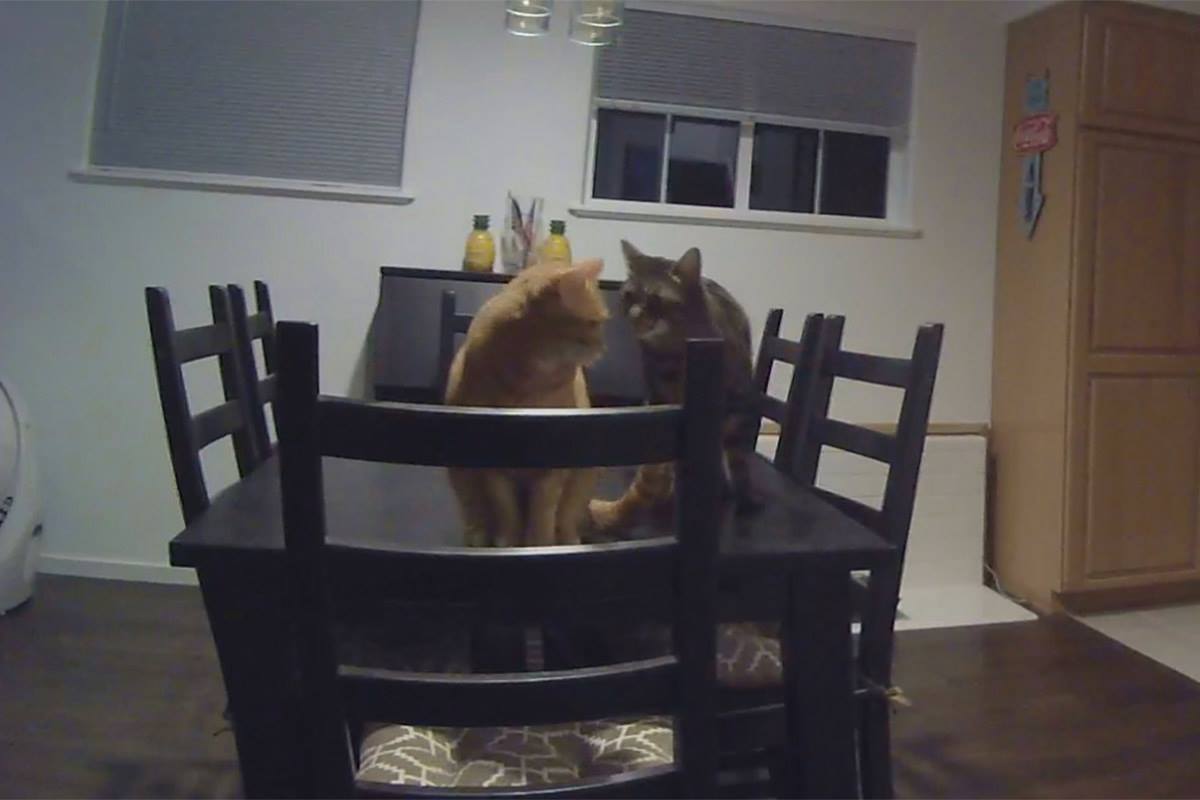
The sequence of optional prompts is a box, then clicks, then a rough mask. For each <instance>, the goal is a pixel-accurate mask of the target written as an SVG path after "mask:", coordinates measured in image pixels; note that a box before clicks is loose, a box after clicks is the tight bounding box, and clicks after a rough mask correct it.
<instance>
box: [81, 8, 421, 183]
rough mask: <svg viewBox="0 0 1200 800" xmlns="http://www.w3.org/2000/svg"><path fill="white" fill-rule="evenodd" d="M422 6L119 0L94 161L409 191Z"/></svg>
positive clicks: (100, 90) (102, 83)
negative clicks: (403, 178)
mask: <svg viewBox="0 0 1200 800" xmlns="http://www.w3.org/2000/svg"><path fill="white" fill-rule="evenodd" d="M419 13H420V6H419V3H418V2H417V0H390V1H389V2H363V1H361V0H345V1H344V2H337V3H324V2H297V1H295V0H271V1H270V2H263V1H262V0H241V2H236V3H235V2H161V1H160V0H138V1H137V2H110V4H109V7H108V12H107V18H106V22H105V32H104V42H103V46H102V51H101V62H100V72H99V85H98V86H97V93H96V104H95V111H94V113H93V120H92V138H91V148H90V159H91V163H92V164H93V165H96V166H116V167H121V166H123V167H138V168H144V169H161V170H182V171H187V172H206V173H219V174H228V175H239V176H257V177H267V178H285V179H296V180H308V181H318V182H331V183H350V184H368V185H381V186H392V187H398V186H399V185H400V170H401V161H402V153H403V150H404V127H405V121H406V116H407V111H408V91H409V78H410V75H411V73H412V65H413V51H414V48H415V44H416V33H417V20H418V16H419Z"/></svg>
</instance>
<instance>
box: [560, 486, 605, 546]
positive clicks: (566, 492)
mask: <svg viewBox="0 0 1200 800" xmlns="http://www.w3.org/2000/svg"><path fill="white" fill-rule="evenodd" d="M598 473H599V470H595V469H573V470H571V471H570V472H569V474H568V476H567V479H566V485H565V486H564V487H563V493H562V498H561V499H560V500H559V501H558V519H557V526H556V527H557V534H556V537H555V538H556V541H557V542H558V543H559V544H580V543H581V542H582V541H583V538H582V536H581V535H580V530H579V529H580V527H581V526H584V525H586V524H587V519H588V501H590V500H591V499H592V493H593V492H594V491H595V490H596V478H597V477H598Z"/></svg>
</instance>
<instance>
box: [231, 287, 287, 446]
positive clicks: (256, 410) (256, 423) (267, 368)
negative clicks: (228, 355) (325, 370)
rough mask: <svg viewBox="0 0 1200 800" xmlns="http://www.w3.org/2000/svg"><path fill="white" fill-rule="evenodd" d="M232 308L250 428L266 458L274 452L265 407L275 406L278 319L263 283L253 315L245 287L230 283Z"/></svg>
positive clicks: (257, 289) (256, 288) (256, 290)
mask: <svg viewBox="0 0 1200 800" xmlns="http://www.w3.org/2000/svg"><path fill="white" fill-rule="evenodd" d="M227 288H228V291H229V307H230V312H231V315H232V321H233V331H234V342H235V344H236V345H237V348H238V360H239V361H240V363H241V366H242V372H243V378H242V380H243V383H244V385H245V386H247V387H249V394H250V427H251V430H252V431H253V435H254V443H255V447H257V448H258V452H259V453H262V454H264V457H266V456H268V455H270V454H271V453H272V452H274V445H273V444H272V443H271V431H270V426H269V425H268V424H267V415H266V405H267V403H274V402H275V393H276V376H275V369H276V366H277V364H276V355H275V316H274V314H273V313H272V312H271V292H270V290H269V289H268V288H267V285H266V284H265V283H263V282H262V281H255V282H254V302H255V312H254V313H253V314H250V313H249V312H248V311H247V307H246V295H245V293H244V292H243V291H242V287H241V286H238V285H237V284H236V283H231V284H229V286H228V287H227ZM255 341H259V342H261V343H262V352H263V366H264V374H263V376H262V377H261V378H260V377H259V376H258V362H257V360H256V359H255V356H254V342H255Z"/></svg>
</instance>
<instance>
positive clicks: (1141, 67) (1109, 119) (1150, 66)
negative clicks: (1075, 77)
mask: <svg viewBox="0 0 1200 800" xmlns="http://www.w3.org/2000/svg"><path fill="white" fill-rule="evenodd" d="M1198 42H1200V17H1197V16H1192V15H1187V14H1179V13H1166V14H1164V13H1162V11H1161V10H1160V9H1156V8H1149V7H1141V6H1136V5H1131V4H1124V3H1104V4H1096V5H1095V6H1092V7H1090V8H1087V9H1086V10H1085V11H1084V13H1083V84H1084V92H1083V106H1082V109H1081V110H1082V121H1083V122H1084V124H1087V125H1095V126H1098V127H1105V128H1113V129H1120V130H1128V131H1138V132H1152V133H1159V134H1165V135H1171V136H1184V137H1192V138H1200V44H1198Z"/></svg>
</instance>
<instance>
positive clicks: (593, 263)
mask: <svg viewBox="0 0 1200 800" xmlns="http://www.w3.org/2000/svg"><path fill="white" fill-rule="evenodd" d="M603 269H604V262H603V261H601V260H600V259H598V258H590V259H588V260H587V261H580V262H579V263H577V264H574V265H572V267H571V268H570V269H569V270H567V271H566V272H564V273H563V274H562V277H560V278H559V279H558V296H559V297H561V298H562V302H563V305H564V306H566V307H567V308H568V309H570V310H571V311H573V312H575V313H576V314H579V315H580V316H587V315H588V314H589V313H590V312H591V311H592V310H593V306H594V305H595V304H594V302H593V297H592V296H591V288H590V284H593V283H595V282H596V281H597V280H598V279H599V277H600V272H601V271H602V270H603Z"/></svg>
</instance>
